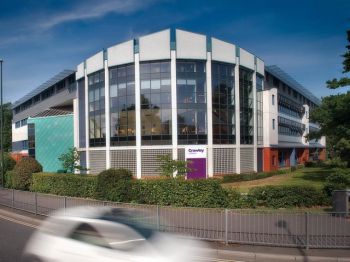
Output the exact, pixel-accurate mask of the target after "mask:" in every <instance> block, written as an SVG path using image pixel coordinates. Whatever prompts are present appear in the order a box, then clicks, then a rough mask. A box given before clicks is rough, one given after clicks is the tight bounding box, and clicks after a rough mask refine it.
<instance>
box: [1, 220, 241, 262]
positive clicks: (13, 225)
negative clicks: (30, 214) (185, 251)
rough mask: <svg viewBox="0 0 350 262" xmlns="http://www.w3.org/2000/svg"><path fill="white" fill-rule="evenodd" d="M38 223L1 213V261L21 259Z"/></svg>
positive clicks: (234, 261)
mask: <svg viewBox="0 0 350 262" xmlns="http://www.w3.org/2000/svg"><path fill="white" fill-rule="evenodd" d="M37 227H38V223H33V222H31V221H29V222H28V221H26V220H24V219H23V218H21V217H19V218H18V217H16V216H12V215H7V214H3V213H0V262H19V261H21V257H22V252H23V249H24V247H25V245H26V243H27V241H28V240H29V238H30V236H31V234H32V233H33V232H34V231H35V229H36V228H37ZM196 261H215V262H223V261H230V262H244V261H242V260H239V261H238V260H231V259H218V258H212V257H202V258H198V259H196Z"/></svg>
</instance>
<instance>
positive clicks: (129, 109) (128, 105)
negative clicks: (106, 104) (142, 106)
mask: <svg viewBox="0 0 350 262" xmlns="http://www.w3.org/2000/svg"><path fill="white" fill-rule="evenodd" d="M109 88H110V89H109V90H110V91H109V95H110V107H111V108H110V121H111V126H110V128H111V146H132V145H135V144H136V141H135V138H136V136H135V125H136V118H135V67H134V65H123V66H118V67H115V68H111V69H109Z"/></svg>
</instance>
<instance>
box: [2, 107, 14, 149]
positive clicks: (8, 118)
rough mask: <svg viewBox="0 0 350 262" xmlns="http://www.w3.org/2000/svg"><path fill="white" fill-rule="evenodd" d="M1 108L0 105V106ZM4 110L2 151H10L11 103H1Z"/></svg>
mask: <svg viewBox="0 0 350 262" xmlns="http://www.w3.org/2000/svg"><path fill="white" fill-rule="evenodd" d="M0 109H1V107H0ZM3 110H4V127H3V129H4V133H3V138H4V143H3V144H4V152H10V151H11V146H12V110H11V103H6V104H3Z"/></svg>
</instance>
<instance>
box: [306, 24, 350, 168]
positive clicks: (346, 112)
mask: <svg viewBox="0 0 350 262" xmlns="http://www.w3.org/2000/svg"><path fill="white" fill-rule="evenodd" d="M347 35H348V41H349V45H347V46H346V48H347V52H346V53H345V54H344V55H343V57H344V62H343V69H344V70H343V73H344V74H346V73H349V72H350V30H348V31H347ZM346 86H350V78H349V77H347V76H345V77H343V78H340V79H333V80H329V81H327V87H328V88H330V89H335V88H339V87H346ZM310 118H311V121H313V122H317V123H319V125H320V127H321V129H320V130H319V131H318V132H312V133H310V134H309V139H314V138H319V137H321V136H326V137H327V140H328V142H329V143H327V144H330V143H331V144H332V148H329V150H330V151H333V152H332V153H333V156H334V157H340V158H341V159H342V160H343V161H347V164H348V166H350V91H347V93H345V94H338V95H331V96H327V97H324V98H323V99H322V103H321V105H320V106H319V107H317V108H316V109H314V110H313V111H312V112H311V114H310Z"/></svg>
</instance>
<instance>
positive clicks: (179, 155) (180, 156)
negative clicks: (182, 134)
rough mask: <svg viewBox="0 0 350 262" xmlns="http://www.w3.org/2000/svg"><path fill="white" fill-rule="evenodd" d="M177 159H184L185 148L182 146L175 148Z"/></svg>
mask: <svg viewBox="0 0 350 262" xmlns="http://www.w3.org/2000/svg"><path fill="white" fill-rule="evenodd" d="M177 159H178V160H181V161H185V149H184V148H179V149H178V150H177Z"/></svg>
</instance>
